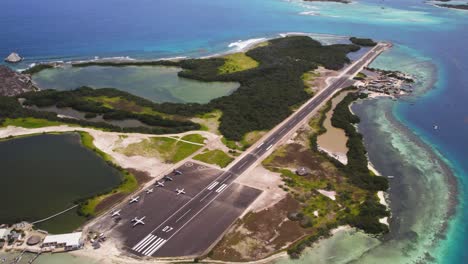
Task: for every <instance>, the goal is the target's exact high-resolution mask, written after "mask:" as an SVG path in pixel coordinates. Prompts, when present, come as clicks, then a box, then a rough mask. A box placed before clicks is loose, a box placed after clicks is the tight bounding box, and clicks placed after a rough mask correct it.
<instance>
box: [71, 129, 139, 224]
mask: <svg viewBox="0 0 468 264" xmlns="http://www.w3.org/2000/svg"><path fill="white" fill-rule="evenodd" d="M79 134H80V137H81V143H82V144H83V146H85V147H86V148H88V149H90V150H92V151H94V152H95V153H96V154H97V155H99V156H100V157H101V158H102V159H104V160H105V161H106V162H107V164H109V165H110V166H112V167H114V168H115V169H117V170H119V171H120V172H121V174H122V176H123V177H122V181H121V183H120V184H119V185H118V186H116V187H115V188H113V189H111V190H107V191H104V192H102V193H100V194H97V195H94V196H92V197H90V198H86V199H81V200H80V201H78V202H80V206H79V209H78V213H79V214H80V215H83V216H86V217H92V216H95V215H96V214H97V213H98V212H96V206H97V205H98V204H99V203H100V202H102V201H103V200H104V199H106V198H108V197H110V196H113V195H120V194H129V193H132V192H133V191H135V190H136V189H137V188H138V182H137V180H136V177H135V176H134V175H133V174H132V173H130V172H128V171H127V170H125V169H123V168H122V167H120V166H118V165H116V164H115V163H114V162H113V160H112V157H111V156H109V155H108V154H107V153H105V152H103V151H102V150H100V149H98V148H96V146H94V143H93V141H94V138H93V137H92V136H91V135H90V134H88V133H86V132H79Z"/></svg>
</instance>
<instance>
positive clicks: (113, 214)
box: [111, 210, 122, 217]
mask: <svg viewBox="0 0 468 264" xmlns="http://www.w3.org/2000/svg"><path fill="white" fill-rule="evenodd" d="M120 211H122V210H116V211H113V212H112V215H111V217H114V216H120Z"/></svg>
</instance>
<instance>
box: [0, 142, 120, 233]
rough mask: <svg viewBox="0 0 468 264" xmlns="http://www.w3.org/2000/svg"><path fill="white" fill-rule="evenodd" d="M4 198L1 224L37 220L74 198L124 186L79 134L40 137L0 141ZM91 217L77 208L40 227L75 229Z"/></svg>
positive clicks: (63, 230)
mask: <svg viewBox="0 0 468 264" xmlns="http://www.w3.org/2000/svg"><path fill="white" fill-rule="evenodd" d="M0 167H1V168H2V173H1V174H0V179H1V182H2V187H4V188H2V196H3V197H8V202H2V203H0V223H6V222H8V223H11V222H15V221H20V220H29V221H36V220H39V219H43V218H46V217H48V216H50V215H53V214H55V213H58V212H61V211H63V210H65V209H66V208H69V207H71V206H73V205H74V203H73V202H74V201H76V200H78V199H80V198H83V197H88V196H90V195H93V194H96V193H98V192H101V191H103V190H106V189H110V188H112V187H113V186H116V185H118V184H119V182H120V179H121V176H120V173H119V172H118V171H117V170H115V169H114V168H112V167H110V166H109V165H107V163H106V162H105V161H104V160H102V159H101V158H100V157H98V156H97V155H96V154H95V153H94V152H92V151H91V150H88V149H87V148H85V147H84V146H82V145H81V141H80V137H79V135H78V134H61V135H50V134H46V135H38V136H29V137H23V138H17V139H12V140H6V141H1V142H0ZM85 220H86V219H85V218H83V217H79V216H78V215H77V214H76V210H71V211H69V212H67V213H65V214H63V215H60V216H58V217H57V218H53V219H51V220H49V221H46V222H43V223H41V224H39V225H38V227H39V228H42V229H46V230H47V231H49V232H52V233H60V232H66V231H71V230H73V229H75V228H77V227H79V226H80V225H81V224H82V223H83V222H84V221H85Z"/></svg>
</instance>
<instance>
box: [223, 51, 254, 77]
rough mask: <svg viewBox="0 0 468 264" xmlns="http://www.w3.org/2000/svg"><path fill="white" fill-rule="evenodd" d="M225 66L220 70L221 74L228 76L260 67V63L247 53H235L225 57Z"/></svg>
mask: <svg viewBox="0 0 468 264" xmlns="http://www.w3.org/2000/svg"><path fill="white" fill-rule="evenodd" d="M223 58H224V59H225V62H224V64H223V65H222V66H221V67H220V68H219V74H227V73H233V72H238V71H245V70H248V69H252V68H255V67H257V66H258V62H257V61H255V60H254V59H252V58H250V57H249V56H247V55H245V53H234V54H229V55H226V56H224V57H223Z"/></svg>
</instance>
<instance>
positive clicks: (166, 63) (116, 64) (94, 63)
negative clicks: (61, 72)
mask: <svg viewBox="0 0 468 264" xmlns="http://www.w3.org/2000/svg"><path fill="white" fill-rule="evenodd" d="M72 66H73V67H88V66H114V67H125V66H179V63H178V62H177V61H170V60H156V61H88V62H80V63H73V64H72Z"/></svg>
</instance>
